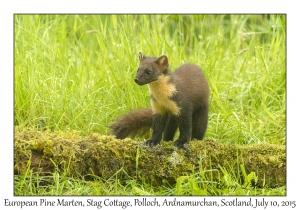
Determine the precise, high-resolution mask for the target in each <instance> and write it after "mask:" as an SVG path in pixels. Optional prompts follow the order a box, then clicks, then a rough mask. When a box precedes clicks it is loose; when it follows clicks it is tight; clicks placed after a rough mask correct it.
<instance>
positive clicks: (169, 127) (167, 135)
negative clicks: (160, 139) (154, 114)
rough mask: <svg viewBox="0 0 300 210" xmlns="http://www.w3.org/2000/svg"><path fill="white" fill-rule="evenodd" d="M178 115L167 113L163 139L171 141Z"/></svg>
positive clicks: (176, 125) (177, 122) (176, 126)
mask: <svg viewBox="0 0 300 210" xmlns="http://www.w3.org/2000/svg"><path fill="white" fill-rule="evenodd" d="M178 125H179V118H178V116H175V115H172V114H171V113H168V119H167V123H166V127H165V130H164V141H173V139H174V135H175V133H176V130H177V129H178Z"/></svg>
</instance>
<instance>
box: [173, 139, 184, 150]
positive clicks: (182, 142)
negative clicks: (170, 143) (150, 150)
mask: <svg viewBox="0 0 300 210" xmlns="http://www.w3.org/2000/svg"><path fill="white" fill-rule="evenodd" d="M185 143H186V142H185V141H181V140H179V139H178V140H176V141H175V142H174V146H175V147H177V148H183V146H184V144H185Z"/></svg>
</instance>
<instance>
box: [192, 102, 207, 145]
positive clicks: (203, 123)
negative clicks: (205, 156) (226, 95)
mask: <svg viewBox="0 0 300 210" xmlns="http://www.w3.org/2000/svg"><path fill="white" fill-rule="evenodd" d="M207 122H208V106H203V107H202V108H201V109H197V110H196V111H195V112H194V114H193V127H192V138H195V139H198V140H202V139H203V137H204V135H205V131H206V127H207Z"/></svg>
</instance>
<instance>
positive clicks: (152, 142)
mask: <svg viewBox="0 0 300 210" xmlns="http://www.w3.org/2000/svg"><path fill="white" fill-rule="evenodd" d="M158 143H159V141H156V140H154V139H150V140H147V141H146V142H145V145H147V146H150V147H152V146H155V145H157V144H158Z"/></svg>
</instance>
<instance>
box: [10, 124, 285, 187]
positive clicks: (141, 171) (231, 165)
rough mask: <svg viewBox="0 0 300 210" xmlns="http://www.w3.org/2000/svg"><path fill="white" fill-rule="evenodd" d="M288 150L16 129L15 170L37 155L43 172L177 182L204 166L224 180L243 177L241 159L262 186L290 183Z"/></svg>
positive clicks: (21, 167)
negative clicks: (152, 142)
mask: <svg viewBox="0 0 300 210" xmlns="http://www.w3.org/2000/svg"><path fill="white" fill-rule="evenodd" d="M137 149H138V150H139V152H138V154H137ZM285 154H286V153H285V147H284V146H281V145H272V144H255V145H234V144H223V143H218V142H214V141H191V142H190V143H189V144H188V145H186V146H185V148H183V149H177V148H174V147H173V142H162V144H161V145H157V146H154V147H148V146H145V145H144V144H143V142H136V141H134V140H132V139H129V138H128V139H125V140H118V139H115V138H114V137H113V136H103V135H99V134H90V135H89V136H87V137H82V136H79V135H77V134H76V133H72V132H70V133H60V132H56V133H53V132H49V131H46V132H39V131H30V130H18V129H17V128H16V130H15V157H14V158H15V170H16V171H18V172H19V173H24V170H25V169H26V163H27V162H28V160H29V159H30V157H33V158H34V160H35V161H32V163H31V166H32V168H33V169H38V167H40V166H43V167H42V168H41V167H40V168H39V170H42V171H44V172H51V171H54V170H55V167H58V168H59V169H60V170H62V171H65V172H68V173H70V174H71V175H72V176H75V177H76V176H78V177H82V176H83V177H85V178H87V179H89V178H92V177H93V176H91V175H97V176H100V177H102V178H104V179H108V178H110V177H112V176H114V175H116V174H117V176H118V178H119V179H128V178H129V177H135V178H136V179H138V180H142V181H144V182H147V183H149V184H151V185H153V186H160V185H161V184H163V183H168V184H171V185H172V184H175V182H176V179H177V178H178V177H180V176H184V175H189V174H191V173H192V172H194V171H200V172H201V171H202V170H212V171H213V172H211V176H212V177H214V178H213V179H220V176H222V173H223V172H222V169H224V168H225V169H226V170H228V171H232V172H234V174H237V176H241V177H243V174H242V173H241V170H240V165H241V164H242V165H244V166H245V173H246V174H251V173H252V172H253V173H255V175H256V176H257V177H258V181H257V185H258V186H262V185H264V184H267V185H268V186H282V185H285V182H286V156H285ZM50 158H51V160H50ZM52 161H53V162H54V163H55V164H53V162H52ZM35 164H39V166H37V165H35ZM120 171H122V173H121V172H120ZM240 180H242V178H240Z"/></svg>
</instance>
